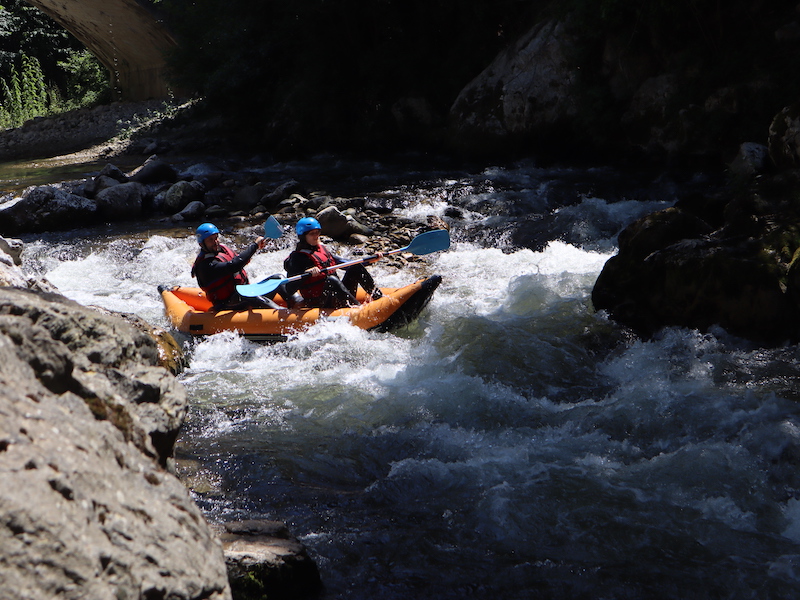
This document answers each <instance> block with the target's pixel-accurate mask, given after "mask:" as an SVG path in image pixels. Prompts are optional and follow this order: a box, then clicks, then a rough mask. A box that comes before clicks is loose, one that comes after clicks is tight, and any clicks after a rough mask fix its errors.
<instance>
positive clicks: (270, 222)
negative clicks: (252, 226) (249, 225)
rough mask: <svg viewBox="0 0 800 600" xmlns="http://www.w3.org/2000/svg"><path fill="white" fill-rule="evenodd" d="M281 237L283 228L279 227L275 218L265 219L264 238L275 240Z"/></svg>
mask: <svg viewBox="0 0 800 600" xmlns="http://www.w3.org/2000/svg"><path fill="white" fill-rule="evenodd" d="M282 235H283V227H281V224H280V223H278V220H277V219H276V218H275V217H273V216H272V215H270V216H269V217H268V218H267V222H266V223H264V237H268V238H271V239H273V240H277V239H278V238H280V237H281V236H282Z"/></svg>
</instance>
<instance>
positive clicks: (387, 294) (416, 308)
mask: <svg viewBox="0 0 800 600" xmlns="http://www.w3.org/2000/svg"><path fill="white" fill-rule="evenodd" d="M441 281H442V278H441V276H439V275H434V276H433V277H428V278H427V279H420V280H418V281H415V282H414V283H412V284H409V285H407V286H405V287H401V288H382V289H381V291H382V292H383V297H381V298H379V299H378V300H373V301H371V302H366V294H365V293H364V291H363V290H362V289H361V288H359V290H358V295H357V299H358V300H359V301H361V302H362V304H360V305H358V306H353V307H348V308H337V309H333V308H293V309H288V308H281V309H280V310H275V309H270V308H251V309H247V310H241V311H232V310H220V311H213V310H212V307H211V302H210V301H209V300H208V298H206V295H205V292H203V290H201V289H200V288H191V287H172V288H170V287H165V286H159V288H158V291H159V292H160V293H161V299H162V300H163V301H164V311H165V313H166V315H167V318H168V319H169V321H170V323H172V326H173V327H174V328H175V329H177V330H178V331H181V332H183V333H188V334H190V335H211V334H214V333H220V332H222V331H236V332H239V333H240V334H242V335H244V336H245V337H246V338H248V339H251V340H257V341H285V340H286V339H287V337H288V336H289V335H291V334H292V333H296V332H298V331H302V330H303V329H306V328H308V327H310V326H312V325H313V324H314V323H316V322H317V321H319V320H321V319H347V320H348V321H349V322H350V323H351V324H353V325H355V326H356V327H360V328H361V329H367V330H370V331H373V330H374V331H391V330H393V329H396V328H398V327H402V326H403V325H406V324H408V323H410V322H412V321H413V320H414V319H416V318H417V316H418V315H419V313H420V312H422V309H423V308H425V306H427V304H428V302H429V301H430V299H431V296H432V295H433V292H434V291H436V288H437V287H439V284H440V283H441ZM274 300H275V302H276V303H278V304H279V305H284V301H283V300H282V299H281V297H280V296H275V298H274Z"/></svg>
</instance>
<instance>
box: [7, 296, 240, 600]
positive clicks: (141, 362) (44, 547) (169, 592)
mask: <svg viewBox="0 0 800 600" xmlns="http://www.w3.org/2000/svg"><path fill="white" fill-rule="evenodd" d="M157 362H158V351H157V348H156V345H155V342H153V341H152V339H151V338H150V337H149V336H147V335H146V334H144V333H142V332H140V331H139V330H137V329H136V328H134V327H132V326H131V325H129V324H128V323H126V322H125V321H123V320H121V319H120V318H118V317H114V316H107V315H102V314H100V313H98V312H96V311H93V310H91V309H88V308H85V307H82V306H80V305H78V304H76V303H74V302H72V301H69V300H67V299H65V298H63V297H62V296H59V295H57V294H52V293H37V292H33V291H29V290H24V289H13V288H2V287H0V473H2V480H3V486H1V487H0V582H2V588H3V590H4V594H5V597H8V598H55V597H59V598H74V599H76V600H77V599H86V598H112V597H114V598H123V597H125V598H142V597H159V598H166V597H169V598H183V599H190V598H198V599H199V598H213V599H217V600H223V599H226V598H230V588H229V585H228V581H227V572H226V566H225V559H224V556H223V551H222V547H221V545H220V542H219V541H218V540H217V539H216V538H215V536H214V535H213V534H212V532H211V530H210V528H209V527H208V524H207V523H206V521H205V519H204V517H203V515H202V514H201V512H200V511H199V509H198V508H197V506H196V505H195V504H194V502H193V501H192V499H191V498H190V497H189V494H188V492H187V490H186V489H185V488H184V486H183V485H182V484H181V483H180V482H179V481H178V479H177V478H176V477H175V476H173V475H172V474H171V473H170V472H169V470H168V469H166V468H165V467H166V466H168V465H169V462H170V460H171V459H170V457H171V453H172V447H173V443H174V440H175V437H176V436H177V433H178V428H179V427H180V424H181V422H182V420H183V417H184V413H185V410H186V405H187V400H186V396H185V393H184V391H183V388H182V387H181V386H180V385H179V383H178V382H177V380H176V379H175V378H174V377H173V376H172V375H170V374H169V373H168V372H167V371H166V370H164V369H163V368H161V367H158V366H156V364H157Z"/></svg>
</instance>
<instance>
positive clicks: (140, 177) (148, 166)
mask: <svg viewBox="0 0 800 600" xmlns="http://www.w3.org/2000/svg"><path fill="white" fill-rule="evenodd" d="M128 177H129V179H130V180H131V181H135V182H138V183H142V184H148V183H162V182H165V181H166V182H170V183H171V182H175V181H177V180H178V172H177V171H176V170H175V168H174V167H173V166H172V165H170V164H169V163H166V162H164V161H163V160H159V159H158V157H156V156H151V157H150V158H148V159H147V160H146V161H145V162H144V164H143V165H142V166H140V167H138V168H136V169H134V170H133V171H131V172H130V173H129V174H128Z"/></svg>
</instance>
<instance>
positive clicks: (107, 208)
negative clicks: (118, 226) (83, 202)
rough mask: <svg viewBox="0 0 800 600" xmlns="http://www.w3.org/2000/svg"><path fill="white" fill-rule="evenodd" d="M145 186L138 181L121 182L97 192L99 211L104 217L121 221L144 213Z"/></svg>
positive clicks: (99, 214)
mask: <svg viewBox="0 0 800 600" xmlns="http://www.w3.org/2000/svg"><path fill="white" fill-rule="evenodd" d="M144 191H145V190H144V186H143V185H142V184H140V183H137V182H133V181H132V182H130V183H120V184H119V185H116V186H114V187H110V188H106V189H104V190H103V191H101V192H100V193H99V194H97V198H95V200H96V201H97V213H98V216H99V217H101V218H102V219H105V220H108V221H120V220H125V219H135V218H137V217H140V216H141V215H142V205H143V202H144Z"/></svg>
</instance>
